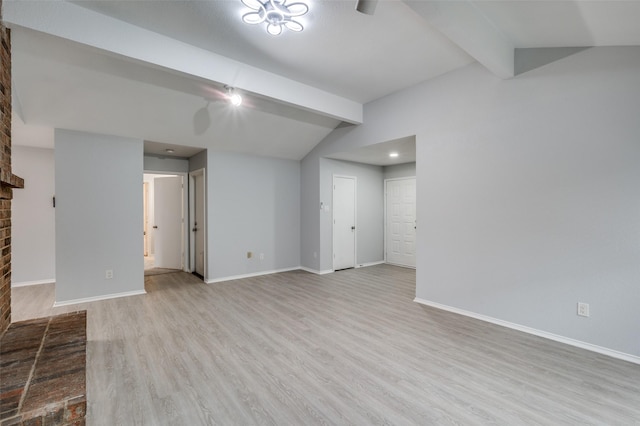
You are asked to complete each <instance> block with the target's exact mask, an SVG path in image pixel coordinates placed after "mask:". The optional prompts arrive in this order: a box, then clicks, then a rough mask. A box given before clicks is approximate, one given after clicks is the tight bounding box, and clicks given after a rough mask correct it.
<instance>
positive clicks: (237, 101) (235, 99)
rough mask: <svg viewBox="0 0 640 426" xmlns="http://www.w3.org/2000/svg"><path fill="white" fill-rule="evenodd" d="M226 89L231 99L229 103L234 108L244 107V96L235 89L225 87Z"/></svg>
mask: <svg viewBox="0 0 640 426" xmlns="http://www.w3.org/2000/svg"><path fill="white" fill-rule="evenodd" d="M225 88H226V89H227V98H228V99H229V102H231V105H233V106H240V105H242V96H240V94H238V93H236V91H235V89H234V88H233V87H229V86H225Z"/></svg>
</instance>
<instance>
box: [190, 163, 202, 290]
mask: <svg viewBox="0 0 640 426" xmlns="http://www.w3.org/2000/svg"><path fill="white" fill-rule="evenodd" d="M193 184H194V190H193V197H194V200H193V206H194V221H193V227H192V228H191V231H192V233H193V234H192V235H193V240H194V255H195V259H194V261H195V262H194V263H195V268H194V271H195V272H196V273H197V274H199V275H200V276H202V277H204V258H205V251H204V234H205V219H204V205H205V203H204V200H205V185H204V172H202V173H198V174H196V175H194V179H193Z"/></svg>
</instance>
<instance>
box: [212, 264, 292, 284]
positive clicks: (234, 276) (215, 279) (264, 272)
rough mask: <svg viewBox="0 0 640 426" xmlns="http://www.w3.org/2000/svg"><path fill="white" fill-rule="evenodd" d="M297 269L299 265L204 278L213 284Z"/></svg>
mask: <svg viewBox="0 0 640 426" xmlns="http://www.w3.org/2000/svg"><path fill="white" fill-rule="evenodd" d="M299 269H301V268H300V267H299V266H295V267H293V268H284V269H274V270H272V271H262V272H253V273H251V274H243V275H232V276H229V277H222V278H214V279H211V280H206V281H205V283H207V284H215V283H221V282H224V281H233V280H241V279H243V278H252V277H259V276H261V275H271V274H279V273H280V272H289V271H297V270H299Z"/></svg>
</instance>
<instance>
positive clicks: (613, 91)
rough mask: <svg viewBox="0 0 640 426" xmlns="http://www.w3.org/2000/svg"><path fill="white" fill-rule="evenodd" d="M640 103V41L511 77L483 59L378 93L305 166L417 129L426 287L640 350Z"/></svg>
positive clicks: (464, 302) (545, 327)
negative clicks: (359, 117) (356, 121)
mask: <svg viewBox="0 0 640 426" xmlns="http://www.w3.org/2000/svg"><path fill="white" fill-rule="evenodd" d="M639 111H640V47H607V48H593V49H588V50H585V51H582V52H580V53H577V54H575V55H572V56H569V57H567V58H564V59H561V60H559V61H557V62H554V63H551V64H549V65H546V66H544V67H541V68H538V69H535V70H533V71H530V72H528V73H524V74H521V75H519V76H517V77H515V78H513V79H510V80H500V79H498V78H496V77H495V76H494V75H492V74H491V73H489V72H488V71H487V70H485V69H484V68H483V67H482V66H480V65H478V64H472V65H470V66H468V67H465V68H463V69H461V70H457V71H454V72H450V73H448V74H446V75H444V76H442V77H439V78H437V79H434V80H431V81H429V82H425V83H423V84H420V85H417V86H414V87H411V88H409V89H407V90H405V91H402V92H398V93H396V94H393V95H390V96H388V97H386V98H383V99H380V100H378V101H375V102H372V103H370V104H367V105H366V107H365V120H364V122H365V124H363V125H361V126H358V127H348V128H342V129H338V130H336V131H334V132H333V133H332V134H330V135H329V136H328V137H327V138H326V139H325V141H323V142H322V143H321V144H320V145H319V146H318V147H316V148H315V149H314V151H313V152H312V153H310V154H309V156H308V157H307V158H305V159H304V161H303V162H302V164H303V167H308V166H309V165H313V163H314V162H317V161H319V158H320V157H322V156H323V155H324V154H326V153H330V152H343V151H346V150H350V149H353V148H355V147H358V146H363V145H367V144H373V143H376V142H381V141H385V140H391V139H395V138H398V137H401V136H406V135H407V134H415V135H416V145H417V146H416V150H417V162H416V165H417V170H416V172H417V173H416V174H417V185H418V207H417V210H418V211H417V215H418V222H419V223H421V224H423V225H422V229H423V230H424V231H422V232H420V233H419V234H418V241H417V243H418V253H417V283H416V295H417V297H419V298H422V299H425V300H429V301H433V302H436V303H440V304H443V305H447V306H450V307H454V308H457V309H462V310H466V311H470V312H473V313H476V314H479V315H485V316H489V317H493V318H496V319H499V320H503V321H508V322H511V323H515V324H519V325H522V326H527V327H531V328H534V329H538V330H541V331H544V332H547V333H553V334H556V335H559V336H564V337H568V338H572V339H576V340H579V341H583V342H587V343H591V344H593V345H598V346H601V347H605V348H609V349H613V350H616V351H620V352H623V353H627V354H631V355H635V356H640V332H639V328H638V324H640V310H639V309H638V308H637V305H638V300H640V293H639V292H638V291H639V290H638V288H639V287H638V282H639V281H640V262H638V259H640V227H639V226H638V218H639V217H640V190H639V189H638V188H640V187H639V186H638V182H640V167H638V164H640V143H638V141H639V140H640V120H638V112H639ZM305 173H306V171H305V170H302V174H303V175H304V174H305ZM302 190H303V192H304V191H306V190H307V188H303V189H302ZM309 190H312V188H309ZM302 244H303V247H304V248H303V251H313V249H314V246H315V245H316V244H317V241H315V240H313V239H303V241H302ZM307 245H312V247H305V246H307ZM578 301H581V302H587V303H590V305H591V317H590V318H582V317H578V316H577V315H576V302H578Z"/></svg>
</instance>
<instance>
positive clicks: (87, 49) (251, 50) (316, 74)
mask: <svg viewBox="0 0 640 426" xmlns="http://www.w3.org/2000/svg"><path fill="white" fill-rule="evenodd" d="M354 8H355V0H353V1H340V0H324V1H317V0H316V1H311V2H310V12H309V13H308V14H307V15H306V16H305V17H304V25H305V30H304V31H303V32H302V33H288V32H286V31H285V33H283V35H281V36H278V37H273V36H269V35H268V34H267V33H266V31H265V29H264V27H259V26H249V25H246V24H244V23H242V22H241V20H240V15H241V14H242V13H243V11H244V10H245V8H244V6H243V5H242V3H241V2H240V0H211V1H188V0H179V1H175V0H165V1H117V0H108V1H80V2H74V3H73V4H71V3H68V2H64V1H56V2H51V1H45V0H43V1H37V0H5V2H4V8H3V13H4V19H5V23H6V25H8V26H10V27H11V28H12V30H13V33H12V40H13V80H14V81H13V88H14V92H13V93H14V110H15V112H16V113H17V115H18V116H19V117H20V118H22V119H23V120H24V123H25V124H26V126H22V128H21V130H20V131H19V132H18V133H16V134H14V143H17V144H32V145H33V144H38V143H42V142H40V141H34V136H29V137H24V138H23V137H21V136H20V135H21V134H26V133H29V132H28V131H27V130H25V128H29V127H32V126H34V127H36V128H38V129H40V131H41V132H42V129H44V128H49V129H50V128H53V127H61V128H70V129H77V130H85V131H91V132H99V133H107V134H114V135H122V136H129V137H137V138H141V139H144V140H147V141H154V142H155V143H164V144H172V145H185V146H191V147H195V148H196V149H203V148H208V149H213V150H224V151H235V152H244V153H252V154H257V155H267V156H274V157H280V158H290V159H300V158H302V157H304V155H306V154H307V153H308V152H309V151H310V150H311V149H312V148H313V147H314V146H315V145H316V144H317V143H318V142H320V141H321V140H322V139H323V138H324V137H325V136H326V135H328V134H329V133H330V132H331V131H332V130H333V129H334V128H335V127H336V126H338V125H339V124H340V123H341V122H342V121H345V122H349V123H355V124H356V125H357V123H359V122H360V120H361V118H359V117H361V114H362V112H361V111H362V104H363V103H366V102H368V101H371V100H374V99H377V98H379V97H382V96H385V95H388V94H390V93H393V92H395V91H397V90H399V89H402V88H405V87H409V86H411V85H414V84H416V83H418V82H421V81H424V80H427V79H431V78H434V77H436V76H438V75H441V74H443V73H446V72H448V71H451V70H454V69H457V68H460V67H463V66H466V65H467V64H469V63H471V62H473V61H478V62H480V63H481V64H483V65H485V66H486V67H487V68H488V69H489V70H490V71H492V72H495V73H496V75H498V76H500V77H503V78H509V77H511V76H513V50H514V49H515V48H544V47H563V46H607V45H640V25H638V20H639V18H640V1H591V0H589V1H554V0H547V1H522V0H519V1H504V0H502V1H482V0H480V1H466V0H460V1H427V0H405V1H400V0H380V2H379V4H378V7H377V8H376V11H375V14H374V15H373V16H368V15H363V14H360V13H358V12H356V11H355V9H354ZM225 84H230V85H233V86H236V87H237V88H238V89H239V91H241V92H242V93H243V95H244V97H245V103H244V105H243V107H241V108H239V109H233V108H231V107H230V106H229V105H228V104H227V103H226V102H225V101H224V85H225ZM16 126H18V127H20V126H21V123H17V124H15V123H14V127H16ZM34 132H35V133H34ZM34 132H31V133H30V134H31V135H33V134H36V133H37V131H34ZM51 134H52V133H51V132H49V133H46V132H42V133H41V137H42V138H44V137H45V136H46V135H51ZM35 138H36V139H37V138H38V137H37V136H35ZM393 143H397V141H393V142H392V144H393ZM147 146H149V144H147ZM156 148H157V149H162V146H159V147H158V146H156ZM370 154H371V153H367V152H364V151H363V152H362V153H361V155H362V157H361V158H362V160H363V161H364V160H366V158H367V155H370ZM339 155H341V156H345V157H349V156H350V158H351V157H353V153H351V154H349V153H340V154H339ZM350 161H358V160H357V159H354V158H351V159H350ZM369 161H374V160H369Z"/></svg>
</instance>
